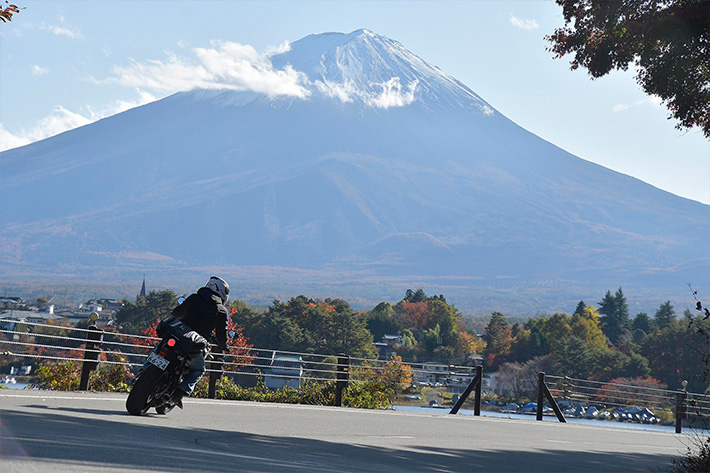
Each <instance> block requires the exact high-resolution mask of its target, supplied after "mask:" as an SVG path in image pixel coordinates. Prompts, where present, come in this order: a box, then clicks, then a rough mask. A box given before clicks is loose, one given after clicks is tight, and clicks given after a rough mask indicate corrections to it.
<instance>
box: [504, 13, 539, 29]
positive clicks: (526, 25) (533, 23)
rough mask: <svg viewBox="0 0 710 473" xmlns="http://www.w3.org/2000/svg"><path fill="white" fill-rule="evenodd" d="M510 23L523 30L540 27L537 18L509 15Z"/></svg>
mask: <svg viewBox="0 0 710 473" xmlns="http://www.w3.org/2000/svg"><path fill="white" fill-rule="evenodd" d="M510 24H512V25H513V26H515V27H516V28H520V29H521V30H525V31H532V30H536V29H538V28H540V25H539V24H538V23H537V20H523V19H522V18H518V17H516V16H513V15H510Z"/></svg>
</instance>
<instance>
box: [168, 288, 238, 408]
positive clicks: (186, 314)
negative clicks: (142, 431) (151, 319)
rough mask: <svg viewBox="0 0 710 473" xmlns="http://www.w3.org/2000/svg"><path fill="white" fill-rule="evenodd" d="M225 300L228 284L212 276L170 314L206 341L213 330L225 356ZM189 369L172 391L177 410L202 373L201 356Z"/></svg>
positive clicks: (203, 366) (227, 294) (202, 357)
mask: <svg viewBox="0 0 710 473" xmlns="http://www.w3.org/2000/svg"><path fill="white" fill-rule="evenodd" d="M227 300H229V284H227V281H225V280H224V279H222V278H220V277H217V276H212V277H211V278H210V279H209V281H207V284H205V286H204V287H201V288H200V289H198V290H197V292H196V293H194V294H191V295H190V296H189V297H188V298H187V299H185V301H184V302H183V303H182V304H180V305H179V306H177V307H175V308H174V309H173V311H172V315H173V316H174V317H176V318H178V319H180V321H181V322H182V323H183V324H185V325H187V326H188V327H189V328H190V329H192V330H194V331H195V332H197V333H199V334H200V335H202V336H203V337H205V338H206V339H208V340H209V338H210V337H211V336H212V332H213V331H214V332H215V335H216V338H217V345H218V347H219V350H221V352H222V353H226V352H227V324H228V323H229V310H227V307H226V306H225V304H226V303H227ZM188 367H189V369H190V372H189V373H188V374H187V375H186V376H185V378H184V379H183V381H182V383H181V384H180V386H179V387H178V389H176V390H175V393H174V394H173V398H172V400H173V402H174V403H175V405H176V406H178V407H179V408H180V409H182V398H183V397H185V396H189V395H190V394H192V391H194V389H195V385H196V384H197V382H198V381H199V380H200V378H201V377H202V375H203V374H205V357H204V354H200V355H199V356H197V357H195V358H194V359H192V360H191V361H190V364H189V365H188Z"/></svg>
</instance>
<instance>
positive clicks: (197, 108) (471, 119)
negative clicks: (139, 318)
mask: <svg viewBox="0 0 710 473" xmlns="http://www.w3.org/2000/svg"><path fill="white" fill-rule="evenodd" d="M271 61H272V64H273V66H274V68H276V69H277V70H283V69H285V68H292V69H294V70H296V71H299V72H300V73H301V74H302V85H303V87H304V88H305V89H306V90H307V91H308V93H307V94H306V96H305V97H303V98H301V97H285V96H277V97H268V96H265V95H261V94H257V93H253V92H234V91H215V90H193V91H189V92H182V93H178V94H175V95H172V96H170V97H167V98H165V99H163V100H160V101H157V102H154V103H151V104H149V105H145V106H142V107H139V108H136V109H133V110H129V111H127V112H124V113H121V114H119V115H115V116H113V117H110V118H107V119H104V120H101V121H99V122H96V123H94V124H91V125H88V126H85V127H82V128H79V129H75V130H72V131H70V132H67V133H64V134H61V135H58V136H55V137H53V138H50V139H47V140H44V141H41V142H38V143H34V144H31V145H29V146H25V147H23V148H18V149H14V150H9V151H6V152H4V153H2V154H0V202H3V205H2V207H3V208H2V211H1V212H2V213H1V215H2V218H1V220H0V265H1V266H0V267H2V268H3V276H2V277H3V279H7V280H10V279H13V278H15V279H16V278H21V277H24V276H25V275H27V276H32V277H47V278H49V277H77V278H82V277H86V276H87V275H103V276H100V277H102V278H105V279H107V280H108V279H110V277H115V276H126V275H129V274H135V273H136V272H145V271H150V272H151V273H152V274H157V273H160V272H161V271H163V272H164V274H165V277H166V278H167V277H170V278H173V279H175V280H176V282H177V281H179V280H180V278H183V277H184V274H187V273H188V272H189V271H190V270H194V271H196V272H199V273H200V274H201V275H202V273H204V272H211V271H213V270H215V271H217V270H219V271H220V272H221V274H227V275H230V274H231V275H235V276H234V277H236V276H237V275H238V276H239V277H240V278H243V279H245V280H248V279H249V278H250V275H251V274H257V273H258V274H260V275H263V274H264V271H265V270H264V268H267V267H280V268H294V269H293V271H295V272H296V273H292V274H304V273H303V271H316V273H309V274H316V275H317V276H314V278H315V279H316V280H318V278H326V277H327V275H328V274H330V275H333V274H337V277H338V278H342V279H355V280H356V281H357V282H358V283H362V284H370V283H373V282H376V284H378V285H382V284H385V283H383V282H382V281H397V282H396V283H392V284H393V285H394V286H397V288H398V289H397V290H396V293H397V294H399V292H401V288H400V287H399V285H403V286H405V287H410V286H414V285H416V284H420V285H423V284H425V283H426V281H428V283H427V284H432V285H437V287H440V286H442V285H443V286H446V284H449V283H447V281H453V282H451V283H450V284H452V286H455V287H456V288H457V290H461V291H468V290H469V289H470V288H471V287H472V286H475V285H484V286H485V285H496V284H498V283H499V282H500V281H507V282H506V284H508V285H509V286H507V287H510V284H511V283H510V281H513V282H514V284H517V285H519V286H520V285H522V286H526V287H527V286H529V287H533V288H534V287H538V286H540V285H545V284H550V283H549V281H556V282H555V283H554V285H556V287H557V288H558V289H559V291H560V292H564V288H571V287H579V286H580V285H582V286H585V287H594V288H603V289H604V290H606V289H614V288H616V287H618V286H620V285H623V286H624V287H625V288H626V287H629V286H631V287H634V286H636V287H652V288H661V289H663V290H665V289H667V288H669V287H673V288H675V290H678V291H681V290H683V289H685V287H684V284H685V283H687V282H694V281H700V280H701V278H702V277H704V275H707V274H708V270H709V269H710V245H709V244H708V243H707V235H708V234H709V232H710V207H708V206H706V205H702V204H699V203H697V202H693V201H689V200H686V199H683V198H680V197H677V196H674V195H671V194H669V193H667V192H663V191H660V190H658V189H656V188H654V187H652V186H650V185H648V184H645V183H643V182H641V181H639V180H637V179H634V178H631V177H628V176H625V175H622V174H619V173H616V172H613V171H610V170H608V169H605V168H603V167H601V166H598V165H595V164H592V163H590V162H587V161H584V160H582V159H580V158H578V157H575V156H573V155H571V154H569V153H567V152H565V151H563V150H561V149H559V148H557V147H555V146H554V145H552V144H550V143H548V142H546V141H544V140H543V139H541V138H539V137H537V136H535V135H532V134H531V133H529V132H527V131H526V130H524V129H522V128H520V127H519V126H517V125H516V124H515V123H513V122H512V121H510V120H509V119H508V118H506V117H504V116H502V115H501V114H500V113H499V112H497V111H496V110H495V109H494V108H493V106H491V105H490V104H488V103H486V102H485V101H484V100H483V99H482V98H480V97H479V96H477V95H476V94H475V93H474V92H473V91H471V90H470V89H468V88H467V87H466V86H465V85H463V84H461V83H460V82H458V81H457V80H455V79H454V78H452V77H450V76H448V75H446V74H445V73H444V72H442V71H440V70H439V69H437V68H436V67H432V66H430V65H429V64H427V63H426V62H425V61H423V60H422V59H420V58H419V57H417V56H415V55H414V54H412V53H410V52H409V51H407V50H406V49H405V48H404V47H403V46H402V45H401V44H399V43H398V42H396V41H393V40H390V39H388V38H385V37H382V36H379V35H376V34H374V33H372V32H370V31H367V30H358V31H355V32H353V33H350V34H340V33H327V34H321V35H311V36H308V37H306V38H303V39H301V40H299V41H296V42H294V43H292V44H291V49H290V50H289V51H287V52H285V53H281V54H278V55H275V56H273V57H272V58H271ZM279 274H280V273H278V272H276V273H275V276H274V279H278V278H279ZM108 275H110V277H109V276H108ZM353 275H355V276H353ZM260 277H261V276H260ZM289 277H294V276H289ZM333 277H335V276H333ZM421 281H425V283H423V282H421ZM544 281H547V282H546V283H543V282H544ZM323 282H324V283H325V281H323ZM330 282H331V283H332V282H333V280H331V281H330ZM291 283H295V282H294V281H291ZM678 288H680V289H678ZM452 290H453V289H452ZM595 290H597V289H595ZM654 290H656V289H654ZM352 292H356V291H355V290H353V291H352ZM437 292H445V291H437ZM674 293H675V292H674ZM595 294H596V293H595ZM506 296H508V295H506ZM569 297H571V298H572V299H574V298H577V297H578V296H577V295H576V294H575V295H570V296H569ZM659 297H661V298H663V297H665V296H663V295H660V296H659ZM664 300H665V299H664Z"/></svg>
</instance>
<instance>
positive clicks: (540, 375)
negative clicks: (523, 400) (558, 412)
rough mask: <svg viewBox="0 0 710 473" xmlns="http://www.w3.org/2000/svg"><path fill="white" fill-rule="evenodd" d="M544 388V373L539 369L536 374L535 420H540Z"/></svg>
mask: <svg viewBox="0 0 710 473" xmlns="http://www.w3.org/2000/svg"><path fill="white" fill-rule="evenodd" d="M544 389H545V373H544V372H543V371H540V372H539V373H538V374H537V420H542V401H543V396H544V393H545V391H544Z"/></svg>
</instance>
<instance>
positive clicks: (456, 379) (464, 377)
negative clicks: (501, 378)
mask: <svg viewBox="0 0 710 473" xmlns="http://www.w3.org/2000/svg"><path fill="white" fill-rule="evenodd" d="M475 377H476V374H475V373H471V372H468V373H466V372H452V373H451V374H450V375H449V378H448V380H447V382H446V392H447V393H453V394H463V392H464V391H465V390H466V388H468V386H469V384H471V382H472V381H473V378H475ZM481 388H483V385H481Z"/></svg>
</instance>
